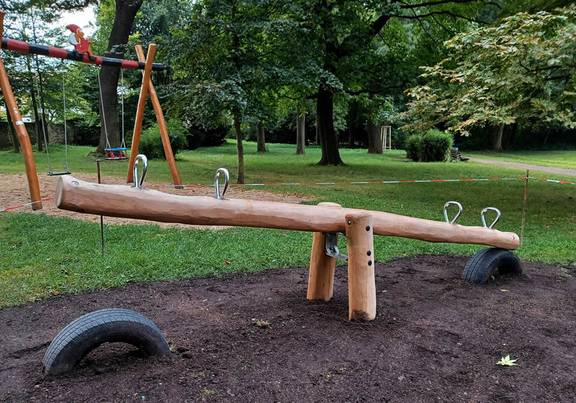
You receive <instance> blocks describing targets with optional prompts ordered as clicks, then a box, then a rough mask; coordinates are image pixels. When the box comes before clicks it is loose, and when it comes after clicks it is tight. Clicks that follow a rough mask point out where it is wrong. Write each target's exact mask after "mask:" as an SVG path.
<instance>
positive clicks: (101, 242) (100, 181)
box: [96, 160, 106, 256]
mask: <svg viewBox="0 0 576 403" xmlns="http://www.w3.org/2000/svg"><path fill="white" fill-rule="evenodd" d="M96 172H97V173H98V183H102V178H101V175H100V160H96ZM105 243H106V238H105V237H104V216H103V215H101V216H100V247H101V249H102V256H104V245H105Z"/></svg>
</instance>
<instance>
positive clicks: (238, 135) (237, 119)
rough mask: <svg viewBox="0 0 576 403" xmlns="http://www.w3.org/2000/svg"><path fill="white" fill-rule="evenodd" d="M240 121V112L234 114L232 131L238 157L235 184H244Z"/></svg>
mask: <svg viewBox="0 0 576 403" xmlns="http://www.w3.org/2000/svg"><path fill="white" fill-rule="evenodd" d="M241 124H242V120H241V117H240V112H239V111H236V112H234V131H235V132H236V153H237V155H238V179H237V181H236V183H239V184H243V183H244V144H242V127H241Z"/></svg>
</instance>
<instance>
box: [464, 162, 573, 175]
mask: <svg viewBox="0 0 576 403" xmlns="http://www.w3.org/2000/svg"><path fill="white" fill-rule="evenodd" d="M470 161H472V162H478V163H480V164H489V165H496V166H499V167H503V168H516V169H529V170H531V171H540V172H546V173H549V174H554V175H563V176H573V177H576V169H570V168H558V167H547V166H544V165H534V164H526V163H524V162H512V161H502V160H490V159H484V158H470Z"/></svg>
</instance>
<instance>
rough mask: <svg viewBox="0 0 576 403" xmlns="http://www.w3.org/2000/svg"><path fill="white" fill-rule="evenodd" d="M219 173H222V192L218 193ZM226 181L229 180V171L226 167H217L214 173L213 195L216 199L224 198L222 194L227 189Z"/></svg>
mask: <svg viewBox="0 0 576 403" xmlns="http://www.w3.org/2000/svg"><path fill="white" fill-rule="evenodd" d="M220 175H224V190H222V193H220ZM228 182H230V172H228V170H227V169H226V168H218V169H217V170H216V175H214V191H215V194H214V197H215V198H216V199H218V200H222V199H224V194H225V193H226V190H228Z"/></svg>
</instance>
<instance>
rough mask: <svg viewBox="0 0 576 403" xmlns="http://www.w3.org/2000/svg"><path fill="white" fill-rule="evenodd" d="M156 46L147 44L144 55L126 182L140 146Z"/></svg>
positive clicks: (129, 179) (131, 177)
mask: <svg viewBox="0 0 576 403" xmlns="http://www.w3.org/2000/svg"><path fill="white" fill-rule="evenodd" d="M156 49H157V46H156V44H154V43H151V44H150V45H148V54H147V55H146V64H145V66H144V73H143V74H142V86H141V87H140V97H139V98H138V107H137V108H136V120H135V121H134V132H133V134H132V146H131V147H130V159H129V161H128V179H127V182H128V183H132V181H133V180H134V178H133V169H134V162H135V161H136V156H137V155H138V147H139V146H140V137H141V136H142V123H143V121H144V110H145V109H146V100H147V99H148V93H149V88H150V77H151V75H152V63H153V62H154V57H155V56H156Z"/></svg>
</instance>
